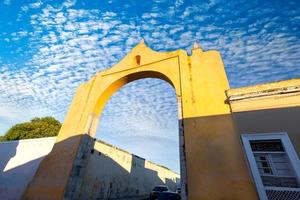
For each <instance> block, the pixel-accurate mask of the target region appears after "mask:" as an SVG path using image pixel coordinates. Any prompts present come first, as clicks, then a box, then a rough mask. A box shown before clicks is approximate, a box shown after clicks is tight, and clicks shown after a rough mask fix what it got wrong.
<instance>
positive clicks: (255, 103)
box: [227, 79, 300, 157]
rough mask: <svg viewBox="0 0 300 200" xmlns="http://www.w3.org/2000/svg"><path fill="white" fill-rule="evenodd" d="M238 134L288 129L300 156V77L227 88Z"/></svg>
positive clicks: (286, 130) (285, 130)
mask: <svg viewBox="0 0 300 200" xmlns="http://www.w3.org/2000/svg"><path fill="white" fill-rule="evenodd" d="M227 95H228V97H229V103H230V105H231V109H232V112H233V116H234V118H235V121H236V124H237V127H238V130H239V134H251V133H276V132H286V133H287V134H288V136H289V138H290V139H291V142H292V143H293V146H294V148H295V150H296V152H297V154H298V156H299V157H300V131H299V130H300V124H299V116H300V79H291V80H285V81H279V82H273V83H267V84H261V85H255V86H249V87H243V88H236V89H230V90H228V91H227Z"/></svg>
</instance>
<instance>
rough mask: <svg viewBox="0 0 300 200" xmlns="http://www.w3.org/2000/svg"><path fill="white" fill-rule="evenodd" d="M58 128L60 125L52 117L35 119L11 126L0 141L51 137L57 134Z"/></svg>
mask: <svg viewBox="0 0 300 200" xmlns="http://www.w3.org/2000/svg"><path fill="white" fill-rule="evenodd" d="M60 127H61V123H60V122H59V121H58V120H56V119H55V118H53V117H42V118H38V117H37V118H33V119H32V120H31V121H30V122H24V123H20V124H16V125H14V126H12V127H11V128H10V129H9V130H8V131H7V132H6V134H5V135H4V136H2V137H0V141H10V140H20V139H29V138H41V137H52V136H56V135H57V134H58V132H59V130H60Z"/></svg>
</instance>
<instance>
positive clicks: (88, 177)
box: [79, 149, 176, 200]
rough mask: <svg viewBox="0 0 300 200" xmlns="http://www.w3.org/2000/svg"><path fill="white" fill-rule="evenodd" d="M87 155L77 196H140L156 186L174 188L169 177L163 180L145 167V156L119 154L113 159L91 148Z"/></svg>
mask: <svg viewBox="0 0 300 200" xmlns="http://www.w3.org/2000/svg"><path fill="white" fill-rule="evenodd" d="M117 151H120V150H117ZM89 157H90V158H89V162H88V165H87V168H86V172H85V175H84V176H83V182H82V185H81V188H80V194H79V199H103V200H104V199H105V200H106V199H128V200H129V199H144V198H147V197H149V194H150V191H151V190H152V189H153V187H154V186H156V185H163V184H168V185H169V186H171V187H172V189H173V188H174V189H175V188H176V183H175V182H174V181H172V179H168V180H167V181H166V182H164V181H163V180H162V179H161V178H160V177H159V175H158V172H157V171H155V170H151V169H148V168H146V166H145V159H143V158H140V157H138V156H135V155H130V154H129V155H122V153H121V154H120V153H119V157H120V160H119V161H118V162H117V161H115V160H114V159H113V158H112V157H111V156H109V155H105V153H103V152H99V151H97V150H95V149H92V150H91V152H90V156H89Z"/></svg>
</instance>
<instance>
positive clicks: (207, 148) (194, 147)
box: [23, 42, 257, 200]
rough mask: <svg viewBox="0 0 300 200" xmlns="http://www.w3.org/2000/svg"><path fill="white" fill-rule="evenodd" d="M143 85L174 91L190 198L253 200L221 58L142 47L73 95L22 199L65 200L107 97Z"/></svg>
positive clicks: (196, 50) (198, 52) (212, 54)
mask: <svg viewBox="0 0 300 200" xmlns="http://www.w3.org/2000/svg"><path fill="white" fill-rule="evenodd" d="M137 56H139V57H140V63H137ZM141 78H160V79H162V80H165V81H167V82H169V83H170V84H171V85H172V86H173V87H174V89H175V91H176V95H177V97H178V101H179V102H178V106H179V109H178V110H179V120H180V124H182V127H180V134H183V135H184V137H183V138H181V139H182V140H181V144H183V145H182V146H181V148H180V149H183V150H184V152H182V154H181V155H182V157H181V160H182V161H184V160H186V162H181V167H182V170H181V175H182V176H184V178H182V180H184V181H186V182H184V185H186V186H187V192H188V193H187V197H188V199H191V200H200V199H230V200H232V199H257V194H256V191H255V189H254V186H253V184H252V182H251V179H250V175H249V172H248V170H247V168H246V164H245V160H244V157H243V154H242V148H241V145H240V142H239V141H240V140H239V136H238V133H237V130H236V128H235V123H234V121H233V119H232V116H231V112H230V106H229V104H227V103H226V101H227V97H226V94H225V91H226V90H228V89H229V85H228V81H227V77H226V73H225V71H224V66H223V63H222V59H221V56H220V54H219V53H218V52H217V51H207V52H203V51H202V50H201V49H200V48H194V49H193V51H192V55H191V56H188V55H187V52H186V51H183V50H177V51H174V52H155V51H153V50H151V49H149V48H148V47H147V46H146V45H145V44H144V43H143V42H142V43H140V44H139V45H137V46H136V47H135V48H134V49H133V50H132V51H131V52H130V53H129V54H128V55H127V56H126V57H125V58H124V59H123V60H121V61H120V62H119V63H118V64H116V65H115V66H114V67H112V68H110V69H108V70H105V71H102V72H99V73H97V74H96V75H95V76H94V77H92V78H91V80H90V81H88V82H87V83H84V84H82V85H81V86H80V87H79V88H78V89H77V92H76V95H75V96H74V99H73V101H72V104H71V107H70V109H69V112H68V114H67V116H66V118H65V121H64V124H63V126H62V128H61V130H60V133H59V135H58V138H57V142H56V144H55V146H54V148H53V151H52V152H51V153H50V155H49V156H48V157H47V158H46V159H45V160H44V161H43V162H42V164H41V166H40V168H39V170H38V172H37V174H36V176H35V178H34V180H33V182H32V183H31V184H30V186H29V187H28V188H27V190H26V192H25V193H24V195H23V199H39V198H40V197H45V199H47V197H49V198H48V199H62V198H63V196H64V193H65V192H66V191H65V189H66V188H67V184H68V180H69V179H70V175H72V173H71V171H72V166H73V163H74V162H75V160H76V155H77V151H78V149H79V147H80V141H81V138H82V135H83V134H89V135H91V136H94V135H95V127H97V126H96V125H97V124H98V119H99V116H100V115H101V112H102V109H103V107H104V105H105V103H106V102H107V100H108V99H109V97H110V96H111V95H112V94H113V93H114V92H115V91H117V90H118V89H119V88H120V87H122V86H123V85H125V84H127V83H129V82H131V81H134V80H137V79H141ZM100 123H101V122H100ZM184 155H185V156H184ZM224 188H226V190H224ZM220 190H222V192H216V191H220ZM183 193H184V191H183ZM50 197H51V198H50ZM183 199H185V197H184V198H183Z"/></svg>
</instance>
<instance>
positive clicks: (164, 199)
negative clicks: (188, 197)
mask: <svg viewBox="0 0 300 200" xmlns="http://www.w3.org/2000/svg"><path fill="white" fill-rule="evenodd" d="M180 199H181V197H180V194H178V193H176V192H172V191H170V190H169V188H168V186H166V185H158V186H155V187H154V188H153V190H152V191H151V193H150V200H180Z"/></svg>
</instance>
